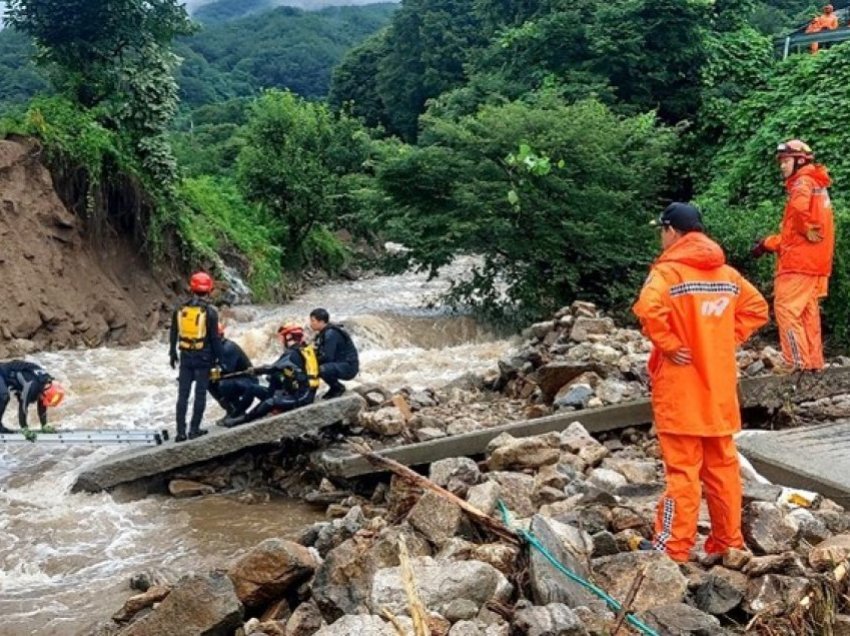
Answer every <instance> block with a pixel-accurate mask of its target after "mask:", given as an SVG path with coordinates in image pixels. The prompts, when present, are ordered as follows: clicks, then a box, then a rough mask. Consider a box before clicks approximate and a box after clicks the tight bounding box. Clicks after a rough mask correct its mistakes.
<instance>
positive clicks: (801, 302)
mask: <svg viewBox="0 0 850 636" xmlns="http://www.w3.org/2000/svg"><path fill="white" fill-rule="evenodd" d="M826 284H827V278H826V277H825V276H812V275H810V274H780V275H779V276H777V277H776V280H775V281H774V284H773V312H774V314H775V315H776V325H777V327H779V340H780V342H781V343H782V356H783V357H784V358H785V362H786V363H787V364H788V365H789V366H792V367H794V368H797V369H814V370H817V369H823V367H824V361H823V342H822V340H821V326H820V298H822V297H823V296H826Z"/></svg>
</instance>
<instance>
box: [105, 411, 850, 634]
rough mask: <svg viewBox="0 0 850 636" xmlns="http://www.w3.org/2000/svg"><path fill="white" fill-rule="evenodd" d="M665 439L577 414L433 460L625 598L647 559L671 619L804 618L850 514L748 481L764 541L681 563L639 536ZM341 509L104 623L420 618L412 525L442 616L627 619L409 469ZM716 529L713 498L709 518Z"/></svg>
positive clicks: (705, 629)
mask: <svg viewBox="0 0 850 636" xmlns="http://www.w3.org/2000/svg"><path fill="white" fill-rule="evenodd" d="M658 455H659V453H658V447H657V442H656V441H655V440H654V439H652V438H650V437H649V436H648V435H647V434H645V433H643V432H641V431H639V430H627V431H623V432H621V433H618V434H616V435H615V434H609V435H608V436H607V437H602V438H600V439H596V438H594V437H593V436H591V435H590V434H588V432H587V431H586V430H585V429H584V428H583V427H582V426H581V425H580V424H579V423H574V424H572V425H570V426H569V427H568V428H567V429H566V430H564V431H563V432H561V433H549V434H545V435H539V436H536V437H531V438H521V439H518V438H513V437H511V436H509V435H502V436H499V437H498V438H496V439H494V440H493V442H492V443H491V445H490V448H489V449H488V453H487V459H486V461H485V462H482V463H481V464H480V465H479V464H478V463H476V462H474V461H473V460H471V459H468V458H464V457H459V458H451V459H444V460H440V461H438V462H435V463H434V464H432V465H431V468H430V473H429V477H430V479H431V481H432V482H434V483H435V484H438V485H440V486H441V487H443V488H445V489H446V490H448V491H449V492H451V493H453V494H454V495H456V496H458V497H460V498H462V499H464V500H466V501H467V502H469V503H470V504H472V505H474V506H475V507H476V508H478V509H479V510H480V511H482V512H484V513H487V514H489V515H492V516H497V515H498V511H497V504H498V502H499V501H500V500H501V501H503V502H505V504H506V505H507V506H508V508H509V509H510V510H511V512H512V515H513V517H514V520H515V522H516V524H517V527H522V528H526V529H529V530H530V531H531V532H532V533H533V535H534V536H535V537H536V538H537V540H538V541H539V542H540V543H541V544H542V545H543V546H544V547H545V548H546V549H547V550H548V552H549V553H551V555H553V556H554V557H555V558H556V559H557V560H558V561H559V562H560V563H562V564H564V565H565V566H566V567H568V568H570V569H571V570H572V571H573V572H575V573H576V574H578V575H579V576H580V577H582V578H584V579H586V580H588V581H592V582H593V583H595V584H596V585H598V586H600V587H601V588H602V589H604V590H606V591H607V592H608V593H609V594H611V595H612V596H614V597H615V598H618V599H620V600H624V599H626V598H627V597H628V596H629V595H630V592H631V591H634V590H633V589H632V588H633V584H634V582H635V579H636V577H637V576H638V575H639V574H640V576H641V577H642V581H641V582H640V583H639V585H638V587H637V588H636V593H634V594H633V600H632V601H631V609H632V610H633V611H634V612H635V615H636V617H637V618H638V619H639V620H641V621H643V622H644V623H645V624H647V625H649V626H650V627H652V628H653V629H655V630H656V631H657V632H658V633H659V634H724V633H736V631H737V630H740V629H741V626H743V625H746V624H747V623H748V622H750V621H756V622H759V621H760V622H761V623H763V624H767V623H768V622H770V621H781V620H783V617H787V616H789V615H793V616H794V617H795V621H800V620H805V616H806V613H805V612H806V611H807V610H804V609H801V608H803V607H804V606H805V605H806V602H803V599H808V600H809V601H811V600H812V599H823V598H826V597H825V596H823V595H816V596H810V594H811V593H812V592H813V591H818V590H821V588H822V581H824V580H826V573H829V572H830V571H831V570H832V568H833V567H834V566H835V565H837V564H839V563H841V562H843V561H844V560H846V559H847V558H848V557H850V514H847V513H846V512H845V511H844V510H843V509H842V508H841V507H839V506H838V505H836V504H835V503H833V502H831V501H829V500H827V499H823V498H815V499H814V500H812V501H809V502H804V501H803V500H799V501H801V502H803V503H806V504H807V507H800V506H798V505H793V504H789V503H785V502H788V501H795V499H794V498H789V497H788V496H787V495H788V493H787V491H786V490H784V489H783V488H781V487H778V486H771V485H768V484H761V483H756V482H752V483H747V484H746V489H745V496H744V506H745V514H744V531H745V536H746V541H747V545H748V548H749V550H746V551H743V550H741V551H739V550H732V551H730V552H729V553H728V554H726V555H725V556H724V557H723V558H722V559H718V558H708V557H706V556H705V555H704V554H702V553H701V552H699V551H697V553H696V554H695V559H694V561H692V562H690V563H688V564H685V565H678V564H676V563H674V562H673V561H671V560H670V559H669V558H668V557H667V556H666V555H664V554H662V553H659V552H654V551H634V546H635V544H636V542H635V539H638V538H642V537H646V538H649V537H651V533H652V523H653V518H654V507H655V502H656V500H657V497H658V494H659V493H660V491H661V489H662V487H663V486H662V478H663V473H662V467H661V464H660V461H659V459H658ZM342 512H345V515H344V516H342V517H339V518H336V519H332V520H330V521H327V522H321V523H319V524H315V525H314V526H311V527H309V528H307V529H305V531H304V532H303V533H302V536H300V537H299V538H298V541H297V542H290V541H285V540H282V539H271V540H267V541H265V542H263V543H261V544H260V545H259V546H257V547H256V548H254V549H253V550H252V551H250V552H248V553H247V554H245V555H243V556H242V557H240V558H239V559H237V560H236V561H235V562H234V563H233V564H232V565H231V566H230V568H229V569H228V570H227V573H226V575H225V574H215V575H210V576H194V577H188V578H185V579H182V580H180V581H178V582H177V583H176V584H173V586H171V587H170V588H169V584H168V583H166V584H164V585H163V586H159V585H153V586H152V587H150V588H149V589H148V591H147V592H145V593H144V594H142V595H139V596H136V597H133V598H131V599H130V600H129V601H128V602H127V604H126V605H125V607H124V608H123V609H122V611H121V612H119V613H118V614H116V616H115V617H114V620H115V623H114V625H113V631H112V632H103V633H117V634H121V635H125V634H133V635H134V636H142V635H145V634H151V635H152V634H157V635H161V634H189V633H207V634H239V635H240V636H259V635H261V634H266V635H270V636H271V635H273V636H349V635H352V634H360V635H366V636H372V635H374V636H383V635H387V636H397V635H398V633H399V632H398V631H397V630H396V627H394V625H393V623H392V622H391V621H390V620H389V617H393V619H394V621H395V624H396V625H397V626H398V627H399V628H401V629H402V630H403V633H405V634H412V633H413V631H412V627H411V621H410V618H409V617H410V609H409V604H408V598H407V596H406V595H405V591H404V585H403V582H402V570H401V568H400V556H399V550H400V548H399V546H400V544H401V542H402V540H403V542H404V545H405V546H406V550H407V552H408V553H409V554H410V558H411V566H412V571H413V575H414V579H415V582H416V587H417V590H418V596H419V598H420V600H421V601H422V603H423V604H424V606H425V607H426V609H427V612H428V614H429V616H428V624H429V627H430V629H431V633H432V634H435V635H439V636H509V635H514V634H518V635H524V636H545V635H552V634H558V635H575V636H588V635H590V636H592V635H600V636H601V635H603V634H609V633H611V631H612V629H613V628H614V625H615V623H616V620H617V619H616V617H615V616H614V614H613V613H612V612H611V611H610V610H609V609H608V608H607V607H606V606H605V603H604V602H602V601H601V600H600V599H599V598H597V597H596V596H595V595H593V594H592V593H590V592H589V591H588V590H587V589H586V588H585V587H583V586H581V585H579V584H578V583H576V582H575V581H573V580H572V579H570V578H567V577H566V576H564V575H563V574H561V573H560V572H559V571H558V570H556V569H555V568H554V567H553V565H552V564H551V562H550V561H549V560H548V559H547V558H546V557H545V556H544V555H543V554H542V553H541V552H539V551H537V550H530V551H529V549H528V548H527V547H520V546H519V545H518V544H516V543H510V542H506V541H501V540H498V539H497V538H494V536H493V535H491V534H490V533H488V532H487V531H486V529H483V528H482V527H479V526H475V525H473V523H472V522H471V521H470V519H469V518H468V517H467V515H466V514H465V513H464V512H463V511H462V510H461V508H460V507H459V506H458V505H457V504H456V503H454V502H453V501H451V500H449V499H448V498H446V497H443V496H441V495H439V494H436V493H434V492H431V491H426V492H425V493H424V494H423V493H422V492H421V491H419V490H418V489H416V488H415V487H411V486H410V485H409V484H408V483H407V482H405V481H404V480H402V479H400V478H398V477H393V479H392V480H391V482H390V484H389V487H387V486H386V485H381V486H379V487H378V488H377V489H376V490H375V492H374V494H373V495H372V497H371V498H370V499H365V498H362V497H355V496H350V497H349V498H348V499H347V500H346V502H345V505H344V506H341V505H340V504H335V507H334V508H333V514H334V515H339V514H341V513H342ZM707 529H708V521H707V517H705V516H704V518H703V519H702V520H701V522H700V532H701V534H702V535H705V534H706V533H707ZM698 546H699V543H698ZM169 589H170V593H169ZM830 598H832V599H835V598H840V596H839V597H836V596H835V595H834V594H833V595H832V596H831V597H830ZM157 603H158V605H156V604H157ZM833 603H834V605H833V607H832V613H833V614H835V604H837V603H838V601H833ZM812 604H813V603H812V602H809V603H808V605H807V607H810V606H811V605H812ZM152 605H153V607H154V608H155V609H150V608H151V606H152ZM134 614H135V617H136V618H135V620H133V615H134ZM829 620H833V621H839V622H847V621H848V620H850V618H848V617H844V616H838V617H837V618H835V616H833V618H832V619H829ZM127 621H132V622H129V623H127ZM771 624H772V623H771ZM794 624H795V625H800V624H802V623H799V622H795V623H794ZM189 625H191V629H189V627H187V626H189ZM187 629H189V631H186V630H187ZM773 633H800V632H794V631H786V632H773ZM820 633H826V632H820Z"/></svg>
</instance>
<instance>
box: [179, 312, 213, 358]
mask: <svg viewBox="0 0 850 636" xmlns="http://www.w3.org/2000/svg"><path fill="white" fill-rule="evenodd" d="M177 334H178V336H179V338H180V349H181V350H183V351H200V350H201V349H203V348H204V344H205V341H206V338H207V308H206V307H201V306H198V305H185V306H183V307H181V308H180V315H179V316H178V319H177Z"/></svg>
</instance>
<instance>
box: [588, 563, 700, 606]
mask: <svg viewBox="0 0 850 636" xmlns="http://www.w3.org/2000/svg"><path fill="white" fill-rule="evenodd" d="M642 570H643V571H644V572H645V575H644V580H643V583H642V584H641V586H640V589H639V590H638V592H637V595H636V596H635V599H634V601H633V603H632V607H633V608H634V610H635V611H638V612H640V611H643V610H647V609H651V608H653V607H658V606H660V605H670V604H672V603H681V602H682V600H683V599H684V597H685V592H686V591H687V589H688V579H687V578H686V577H685V575H684V574H682V573H681V572H680V571H679V566H678V565H676V563H675V562H673V561H672V560H671V559H670V558H669V557H668V556H667V555H666V554H663V553H662V552H655V551H653V550H648V551H646V552H622V553H620V554H615V555H613V556H608V557H602V558H600V559H594V561H593V572H594V574H596V582H597V584H598V585H599V586H600V587H601V588H602V589H604V590H606V591H607V592H608V593H609V594H610V595H611V596H613V597H614V598H626V596H627V595H628V593H629V589H630V588H631V586H632V583H633V582H634V580H635V577H636V576H637V575H638V573H640V572H641V571H642Z"/></svg>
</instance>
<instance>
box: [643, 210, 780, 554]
mask: <svg viewBox="0 0 850 636" xmlns="http://www.w3.org/2000/svg"><path fill="white" fill-rule="evenodd" d="M659 225H660V228H661V245H662V249H663V251H662V253H661V256H659V257H658V259H657V260H656V261H655V263H654V264H653V265H652V268H651V270H650V273H649V277H648V278H647V280H646V283H645V284H644V286H643V289H642V290H641V292H640V297H639V299H638V301H637V303H636V304H635V306H634V308H633V309H634V313H635V315H636V316H637V317H638V319H639V320H640V322H641V325H642V327H643V331H644V333H645V334H646V335H647V337H648V338H649V339H650V340H651V341H652V354H651V355H650V358H649V374H650V380H651V386H652V412H653V419H654V421H655V429H656V431H657V434H658V442H659V445H660V446H661V454H662V458H663V461H664V469H665V477H666V482H667V488H666V491H665V493H664V495H663V497H662V499H661V501H660V502H659V506H658V511H657V516H656V521H655V541H654V544H653V547H654V548H655V549H657V550H661V551H666V553H667V554H668V555H669V556H670V557H671V558H672V559H673V560H675V561H679V562H685V561H687V560H688V559H689V556H690V551H691V549H692V548H693V547H694V543H695V539H696V532H697V520H698V517H699V508H700V499H701V491H702V490H703V489H704V490H705V496H706V500H707V502H708V510H709V514H710V517H711V533H710V534H709V537H708V539H707V540H706V542H705V551H706V553H708V554H723V553H724V552H725V551H726V550H727V549H729V548H742V547H744V539H743V536H742V533H741V506H742V503H741V498H742V484H741V476H740V472H739V465H738V453H737V450H736V448H735V442H734V440H733V437H732V436H733V434H735V433H737V432H738V431H739V430H741V413H740V410H739V407H738V393H737V383H738V380H737V371H738V367H737V363H736V360H735V353H736V348H737V346H738V345H740V344H742V343H743V342H744V341H745V340H747V338H749V336H750V334H752V333H753V332H754V331H755V330H756V329H758V328H759V327H761V326H762V325H764V324H765V323H766V322H767V318H768V306H767V302H766V301H765V300H764V298H762V296H761V294H759V292H758V291H757V290H756V289H755V287H753V285H752V284H750V283H749V282H748V281H747V280H745V279H744V278H743V276H741V275H740V274H739V273H738V272H737V271H736V270H734V269H733V268H731V267H729V266H728V265H726V258H725V256H724V254H723V250H722V249H721V248H720V246H719V245H718V244H717V243H715V242H714V241H712V240H711V239H709V238H708V237H707V236H706V235H705V234H704V228H703V224H702V218H701V215H700V213H699V211H698V210H697V209H696V208H695V207H693V206H691V205H688V204H685V203H673V204H671V205H670V206H668V207H667V209H666V210H664V213H663V214H662V215H661V218H660V219H659Z"/></svg>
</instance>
